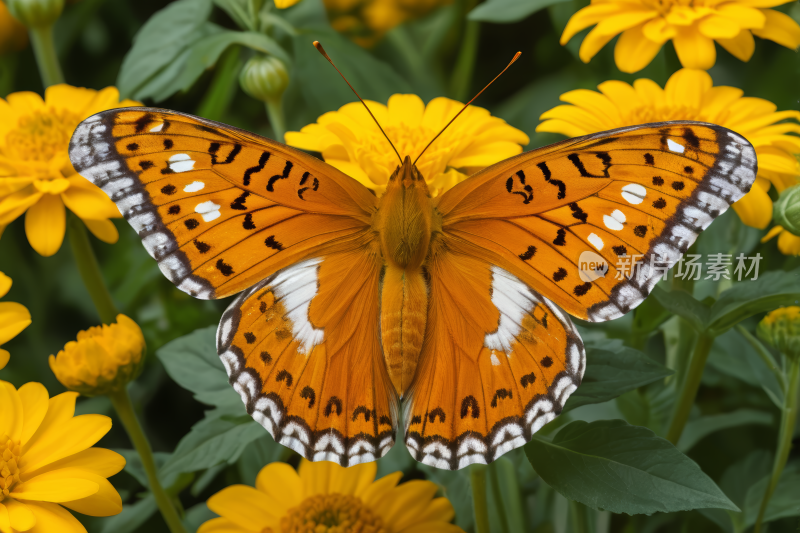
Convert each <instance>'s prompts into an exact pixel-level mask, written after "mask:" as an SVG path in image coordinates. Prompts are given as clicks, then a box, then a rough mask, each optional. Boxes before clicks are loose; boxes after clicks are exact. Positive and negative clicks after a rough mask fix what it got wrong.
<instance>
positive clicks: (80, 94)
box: [44, 83, 97, 118]
mask: <svg viewBox="0 0 800 533" xmlns="http://www.w3.org/2000/svg"><path fill="white" fill-rule="evenodd" d="M96 94H97V91H95V90H92V89H85V88H83V87H73V86H72V85H67V84H66V83H60V84H58V85H51V86H50V87H48V88H47V89H45V91H44V101H45V102H46V103H47V106H48V107H50V108H52V109H59V110H60V109H69V110H70V111H82V110H83V109H84V108H86V107H87V106H88V105H89V104H90V103H91V101H92V100H93V99H94V97H95V95H96ZM83 118H87V117H83Z"/></svg>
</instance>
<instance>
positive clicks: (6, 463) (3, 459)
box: [0, 435, 20, 502]
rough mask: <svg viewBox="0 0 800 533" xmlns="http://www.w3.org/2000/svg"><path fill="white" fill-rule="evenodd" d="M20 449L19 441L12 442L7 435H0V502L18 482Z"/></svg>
mask: <svg viewBox="0 0 800 533" xmlns="http://www.w3.org/2000/svg"><path fill="white" fill-rule="evenodd" d="M19 456H20V449H19V443H18V442H14V441H13V440H11V438H10V437H9V436H8V435H3V436H1V437H0V502H2V501H3V500H4V499H5V497H6V496H8V494H9V493H10V492H11V489H12V488H13V487H14V485H15V484H16V483H18V482H19V467H18V466H17V465H18V463H19Z"/></svg>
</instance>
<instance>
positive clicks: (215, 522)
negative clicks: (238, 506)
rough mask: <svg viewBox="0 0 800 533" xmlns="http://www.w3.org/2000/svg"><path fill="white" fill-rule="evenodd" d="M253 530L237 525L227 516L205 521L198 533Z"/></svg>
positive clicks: (248, 532)
mask: <svg viewBox="0 0 800 533" xmlns="http://www.w3.org/2000/svg"><path fill="white" fill-rule="evenodd" d="M252 531H253V530H251V529H246V528H243V527H241V526H238V525H236V524H235V523H233V522H231V521H230V520H228V519H227V518H212V519H211V520H208V521H207V522H204V523H203V524H202V525H201V526H200V527H199V528H198V530H197V533H251V532H252Z"/></svg>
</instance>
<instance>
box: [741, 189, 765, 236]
mask: <svg viewBox="0 0 800 533" xmlns="http://www.w3.org/2000/svg"><path fill="white" fill-rule="evenodd" d="M733 210H734V211H736V214H737V215H739V218H740V219H741V221H742V222H743V223H744V224H746V225H747V226H750V227H752V228H758V229H764V228H766V227H767V226H768V225H769V223H770V221H771V220H772V200H770V197H769V194H767V192H766V191H765V190H764V189H763V188H761V187H752V188H751V189H750V192H748V193H747V194H745V195H744V196H743V197H742V198H741V199H740V200H739V201H738V202H736V203H734V204H733Z"/></svg>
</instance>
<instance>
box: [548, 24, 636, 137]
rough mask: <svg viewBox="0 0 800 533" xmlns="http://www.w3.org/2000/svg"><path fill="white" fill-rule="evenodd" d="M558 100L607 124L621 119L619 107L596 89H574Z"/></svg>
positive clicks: (615, 122)
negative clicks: (582, 110)
mask: <svg viewBox="0 0 800 533" xmlns="http://www.w3.org/2000/svg"><path fill="white" fill-rule="evenodd" d="M628 31H631V30H628ZM559 100H561V101H562V102H567V103H569V104H573V105H576V106H580V107H583V108H585V109H587V110H589V111H590V112H592V113H594V114H595V115H597V116H598V117H600V120H602V121H603V122H605V123H607V124H619V123H620V121H621V120H622V117H621V116H620V114H619V109H617V108H616V107H615V106H613V105H611V101H610V100H609V99H608V97H607V96H606V95H604V94H601V93H598V92H597V91H590V90H588V89H576V90H574V91H568V92H566V93H564V94H562V95H561V96H560V97H559Z"/></svg>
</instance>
